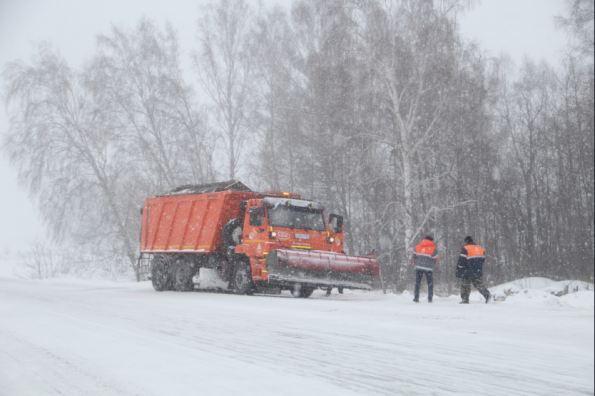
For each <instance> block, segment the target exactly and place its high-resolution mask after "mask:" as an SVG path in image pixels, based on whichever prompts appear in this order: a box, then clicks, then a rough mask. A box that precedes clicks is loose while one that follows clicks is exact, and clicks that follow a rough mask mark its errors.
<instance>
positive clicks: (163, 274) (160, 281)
mask: <svg viewBox="0 0 595 396" xmlns="http://www.w3.org/2000/svg"><path fill="white" fill-rule="evenodd" d="M151 282H152V283H153V289H155V290H157V291H164V290H171V289H172V286H173V284H172V280H171V277H170V274H169V268H168V263H167V259H166V258H165V257H163V256H155V257H154V258H153V260H152V262H151Z"/></svg>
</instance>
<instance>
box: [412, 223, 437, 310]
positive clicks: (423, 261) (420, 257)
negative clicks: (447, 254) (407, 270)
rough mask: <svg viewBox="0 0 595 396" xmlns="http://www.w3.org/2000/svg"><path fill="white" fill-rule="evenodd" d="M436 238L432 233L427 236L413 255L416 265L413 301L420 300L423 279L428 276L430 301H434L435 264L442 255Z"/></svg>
mask: <svg viewBox="0 0 595 396" xmlns="http://www.w3.org/2000/svg"><path fill="white" fill-rule="evenodd" d="M433 241H434V238H432V237H431V236H430V235H428V236H426V237H425V238H424V240H423V241H421V243H420V244H419V245H417V246H416V247H415V252H414V253H413V254H412V255H411V261H412V262H413V266H414V267H415V291H414V293H413V301H414V302H416V303H417V302H419V287H420V286H421V280H422V278H423V277H424V275H425V276H426V281H427V282H428V302H429V303H431V302H432V298H433V297H434V277H433V272H434V266H435V265H437V264H438V260H440V256H438V249H437V247H436V245H434V242H433Z"/></svg>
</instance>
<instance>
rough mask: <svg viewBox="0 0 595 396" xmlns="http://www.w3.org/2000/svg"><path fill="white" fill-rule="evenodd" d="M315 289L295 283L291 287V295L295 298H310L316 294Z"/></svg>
mask: <svg viewBox="0 0 595 396" xmlns="http://www.w3.org/2000/svg"><path fill="white" fill-rule="evenodd" d="M314 289H315V288H314V287H306V286H303V285H302V284H301V283H295V284H294V285H293V286H292V287H291V290H290V291H291V295H292V296H293V297H295V298H308V297H310V296H311V295H312V293H314Z"/></svg>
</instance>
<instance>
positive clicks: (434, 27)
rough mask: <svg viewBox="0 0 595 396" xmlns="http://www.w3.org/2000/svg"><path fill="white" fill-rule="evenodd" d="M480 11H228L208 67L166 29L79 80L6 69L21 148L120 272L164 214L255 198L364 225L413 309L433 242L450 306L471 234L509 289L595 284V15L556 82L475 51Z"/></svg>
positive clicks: (126, 32) (49, 191)
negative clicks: (146, 213)
mask: <svg viewBox="0 0 595 396" xmlns="http://www.w3.org/2000/svg"><path fill="white" fill-rule="evenodd" d="M469 6H473V1H462V0H433V1H432V0H420V1H408V0H382V1H379V0H325V1H319V0H294V1H293V2H292V3H291V6H290V7H284V8H281V7H279V8H271V9H269V8H264V7H258V6H255V5H254V4H252V3H249V2H246V1H244V0H220V1H217V2H214V3H212V4H210V5H208V6H205V7H203V8H202V10H201V13H200V14H199V15H196V18H197V25H196V26H197V41H196V43H195V47H194V48H185V49H183V50H182V49H180V48H179V43H178V38H177V36H176V32H175V29H174V28H172V27H171V26H169V25H167V26H165V27H163V28H161V27H159V26H157V25H156V24H155V23H154V22H153V21H151V20H147V19H141V20H140V21H139V22H138V24H137V25H136V26H134V27H125V26H119V27H112V29H111V31H110V32H109V33H108V34H105V35H100V36H98V37H97V46H96V49H95V50H94V52H92V53H90V54H89V57H88V60H87V62H85V64H84V65H83V66H82V67H79V68H73V67H71V66H70V65H68V63H67V62H66V60H65V59H64V57H62V56H61V54H60V52H59V49H55V48H53V47H52V46H51V45H50V44H48V43H45V44H41V45H39V47H38V49H37V51H36V54H35V56H34V57H33V58H32V59H31V60H30V61H28V62H24V61H21V60H18V61H14V62H11V63H9V64H7V65H5V67H4V69H3V73H2V76H3V88H4V90H3V93H4V95H5V96H4V98H5V101H6V104H7V109H8V111H9V114H10V115H11V123H10V130H9V131H8V132H7V133H5V134H4V140H3V143H2V145H3V146H2V148H3V151H4V153H5V154H6V155H7V156H8V158H9V159H10V161H11V162H12V164H13V165H14V166H15V168H16V169H17V170H18V172H19V177H20V180H21V182H22V183H23V184H24V185H26V187H27V189H28V191H29V192H30V194H31V196H32V197H33V199H35V201H36V203H37V205H38V207H39V208H40V213H41V215H42V216H43V220H44V221H45V223H46V224H47V225H48V226H49V228H50V230H51V232H52V235H53V236H54V239H55V241H57V242H63V243H67V244H69V245H71V246H73V245H74V246H76V247H77V249H76V250H80V251H81V252H84V254H85V255H89V254H94V255H96V256H97V257H100V258H101V260H97V261H96V263H101V264H100V265H102V266H103V267H102V268H101V270H105V271H110V272H111V273H118V272H126V271H130V270H132V269H133V268H135V264H136V257H137V255H138V249H139V246H138V245H139V241H138V239H139V229H140V220H141V217H140V215H139V209H140V207H141V206H142V204H143V202H144V199H145V198H146V197H148V196H154V195H156V194H159V193H162V192H164V191H167V190H170V189H172V188H174V187H176V186H179V185H185V184H201V183H207V182H213V181H221V180H229V179H238V180H241V181H243V182H244V183H246V184H247V185H249V186H251V187H252V188H254V189H257V190H285V191H293V192H297V193H301V194H302V195H303V196H304V197H307V198H308V199H311V200H317V201H320V202H323V203H324V204H325V205H326V206H327V208H328V209H329V210H330V211H332V212H334V213H338V214H341V215H343V216H344V217H345V230H346V235H347V236H346V245H347V248H348V251H349V252H350V253H352V254H366V253H369V252H371V251H375V253H376V255H377V256H378V257H379V260H380V263H381V267H382V273H383V279H384V281H385V282H386V284H388V285H389V286H390V287H394V288H395V289H398V290H403V289H405V288H406V287H407V285H408V283H409V282H410V281H411V280H412V275H411V271H412V266H411V263H410V260H409V256H410V253H411V250H412V248H413V246H415V245H416V244H417V243H418V242H419V241H420V240H421V239H422V237H423V236H425V235H427V234H432V235H434V238H435V241H436V242H437V244H438V247H439V250H440V256H441V259H440V271H439V272H438V273H437V282H438V284H439V285H440V284H441V285H453V284H454V283H455V282H456V280H455V278H454V267H455V262H456V259H457V256H458V252H459V250H460V247H461V245H462V244H463V239H464V237H465V236H466V235H471V236H473V237H474V239H475V240H476V241H477V242H478V243H480V244H481V245H482V246H484V247H485V249H486V252H487V261H486V266H485V269H486V270H485V272H486V277H487V281H488V284H494V283H498V282H504V281H508V280H512V279H517V278H521V277H527V276H545V277H549V278H554V279H562V278H564V279H581V280H586V281H590V282H592V281H593V262H594V213H593V212H594V203H593V179H594V169H593V168H594V154H593V153H594V147H593V145H594V120H593V113H594V103H593V98H594V81H593V75H594V70H593V48H594V47H593V0H568V1H567V6H568V7H567V12H566V14H565V15H562V16H559V17H558V18H557V23H558V25H559V27H560V28H561V29H565V30H567V32H568V37H569V47H568V48H569V49H568V52H567V53H566V54H561V58H560V62H559V64H557V65H550V64H547V63H545V62H535V61H534V60H531V59H525V60H523V62H522V63H521V64H518V65H515V64H514V63H513V62H512V61H511V60H510V59H509V58H507V57H506V56H499V57H494V56H492V55H490V54H489V53H486V52H485V51H484V50H482V48H480V47H479V46H478V45H477V44H474V43H472V42H470V41H468V40H467V39H466V38H465V37H462V36H461V34H460V32H459V28H458V25H457V17H458V16H459V15H460V14H461V13H463V12H465V11H466V9H467V7H469ZM528 23H530V21H528ZM188 53H191V54H192V55H191V57H189V56H187V54H188ZM186 65H188V66H187V67H186ZM91 261H92V260H84V262H85V263H87V264H85V265H90V264H88V263H89V262H91ZM81 262H83V261H81ZM98 265H99V264H98ZM95 270H97V269H95Z"/></svg>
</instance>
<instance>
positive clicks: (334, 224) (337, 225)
mask: <svg viewBox="0 0 595 396" xmlns="http://www.w3.org/2000/svg"><path fill="white" fill-rule="evenodd" d="M328 224H329V228H330V230H331V231H333V232H334V233H335V234H340V233H342V232H343V216H339V215H337V214H331V215H330V216H329V219H328Z"/></svg>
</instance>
